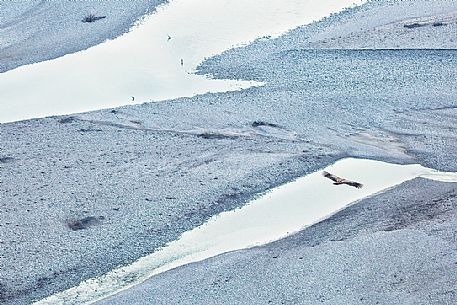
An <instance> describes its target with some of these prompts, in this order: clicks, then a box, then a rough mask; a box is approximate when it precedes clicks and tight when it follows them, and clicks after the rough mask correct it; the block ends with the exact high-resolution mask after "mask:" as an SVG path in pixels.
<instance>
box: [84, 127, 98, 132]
mask: <svg viewBox="0 0 457 305" xmlns="http://www.w3.org/2000/svg"><path fill="white" fill-rule="evenodd" d="M79 131H80V132H93V131H102V130H101V129H95V128H81V129H79Z"/></svg>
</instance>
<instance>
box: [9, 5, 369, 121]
mask: <svg viewBox="0 0 457 305" xmlns="http://www.w3.org/2000/svg"><path fill="white" fill-rule="evenodd" d="M363 2H365V0H338V1H335V0H170V2H169V3H168V4H165V5H162V6H160V7H159V8H158V9H157V12H156V13H155V14H152V15H150V16H148V17H146V18H145V19H144V20H143V22H141V23H139V24H138V25H137V26H135V27H134V28H133V29H132V30H131V31H130V32H129V33H127V34H125V35H123V36H121V37H119V38H116V39H114V40H110V41H107V42H105V43H102V44H100V45H97V46H95V47H92V48H90V49H88V50H85V51H81V52H78V53H75V54H69V55H65V56H63V57H60V58H57V59H54V60H50V61H46V62H41V63H37V64H33V65H27V66H23V67H19V68H17V69H15V70H11V71H8V72H5V73H0V123H5V122H12V121H18V120H23V119H29V118H36V117H45V116H50V115H62V114H70V113H77V112H83V111H89V110H96V109H103V108H110V107H117V106H122V105H128V104H134V103H142V102H147V101H157V100H164V99H172V98H177V97H183V96H193V95H196V94H202V93H206V92H224V91H231V90H239V89H242V88H247V87H250V86H253V85H259V84H260V83H256V82H248V81H235V80H214V79H210V78H209V77H206V76H201V75H195V74H193V71H194V70H195V67H196V66H197V65H198V64H199V63H200V62H202V61H203V60H204V59H205V58H206V57H210V56H212V55H216V54H219V53H221V52H223V51H225V50H227V49H230V48H233V47H235V46H239V45H242V44H246V43H248V42H251V41H253V40H255V39H256V38H258V37H263V36H267V35H269V36H273V37H274V36H277V35H279V34H282V33H284V32H286V31H288V30H290V29H293V28H295V27H297V26H300V25H304V24H308V23H310V22H312V21H315V20H318V19H321V18H322V17H325V16H328V15H330V14H331V13H334V12H338V11H340V10H342V9H343V8H345V7H348V6H349V5H353V4H360V3H363ZM107 18H109V16H107ZM87 26H90V24H88V25H87ZM181 59H182V65H181ZM132 97H133V98H132Z"/></svg>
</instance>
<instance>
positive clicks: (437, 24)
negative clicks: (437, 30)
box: [432, 22, 446, 26]
mask: <svg viewBox="0 0 457 305" xmlns="http://www.w3.org/2000/svg"><path fill="white" fill-rule="evenodd" d="M443 25H446V24H445V23H443V22H433V24H432V26H443Z"/></svg>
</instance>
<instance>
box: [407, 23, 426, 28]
mask: <svg viewBox="0 0 457 305" xmlns="http://www.w3.org/2000/svg"><path fill="white" fill-rule="evenodd" d="M403 26H404V27H405V28H407V29H415V28H420V27H423V26H426V24H425V23H417V22H415V23H409V24H404V25H403Z"/></svg>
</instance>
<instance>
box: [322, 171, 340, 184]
mask: <svg viewBox="0 0 457 305" xmlns="http://www.w3.org/2000/svg"><path fill="white" fill-rule="evenodd" d="M322 175H323V176H324V177H326V178H329V179H330V180H332V181H335V182H338V177H337V176H335V175H332V174H330V173H329V172H326V171H324V172H323V173H322Z"/></svg>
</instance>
